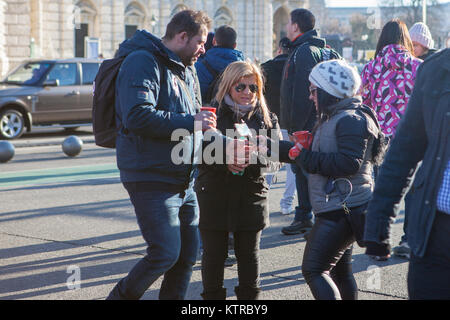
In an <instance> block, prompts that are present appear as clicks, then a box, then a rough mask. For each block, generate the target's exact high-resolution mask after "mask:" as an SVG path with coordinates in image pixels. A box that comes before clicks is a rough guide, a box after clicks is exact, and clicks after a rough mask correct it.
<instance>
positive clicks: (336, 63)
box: [309, 59, 361, 99]
mask: <svg viewBox="0 0 450 320" xmlns="http://www.w3.org/2000/svg"><path fill="white" fill-rule="evenodd" d="M309 81H311V83H313V84H314V85H315V86H317V87H319V88H321V89H322V90H325V91H326V92H328V93H329V94H331V95H332V96H335V97H337V98H340V99H345V98H351V97H354V96H355V95H356V94H357V92H358V90H359V87H360V86H361V77H360V76H359V74H358V72H357V70H356V68H353V67H352V66H350V65H349V64H348V63H347V62H345V60H342V59H340V60H328V61H324V62H321V63H318V64H317V65H316V66H315V67H314V68H313V69H312V70H311V73H310V74H309Z"/></svg>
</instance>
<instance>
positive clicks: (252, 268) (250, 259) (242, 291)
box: [200, 229, 261, 300]
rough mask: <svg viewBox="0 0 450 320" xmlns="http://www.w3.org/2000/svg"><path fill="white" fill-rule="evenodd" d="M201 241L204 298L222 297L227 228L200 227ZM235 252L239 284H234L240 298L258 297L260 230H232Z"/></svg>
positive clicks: (223, 295)
mask: <svg viewBox="0 0 450 320" xmlns="http://www.w3.org/2000/svg"><path fill="white" fill-rule="evenodd" d="M200 235H201V238H202V242H203V256H202V282H203V293H202V297H203V299H205V300H224V299H225V298H226V291H225V288H223V281H224V272H225V269H224V268H225V266H224V265H225V259H226V258H227V256H228V232H227V231H212V230H204V229H200ZM233 239H234V252H235V254H236V259H237V266H238V279H239V286H238V287H236V288H235V292H236V296H237V298H238V299H239V300H256V299H258V297H259V293H260V291H261V290H260V288H259V273H260V270H259V244H260V239H261V231H241V232H234V233H233Z"/></svg>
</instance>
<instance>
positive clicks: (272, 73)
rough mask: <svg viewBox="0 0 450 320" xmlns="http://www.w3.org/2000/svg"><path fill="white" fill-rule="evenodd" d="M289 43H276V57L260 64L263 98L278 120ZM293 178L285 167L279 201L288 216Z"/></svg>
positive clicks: (289, 166) (287, 138)
mask: <svg viewBox="0 0 450 320" xmlns="http://www.w3.org/2000/svg"><path fill="white" fill-rule="evenodd" d="M290 43H291V41H290V40H289V38H287V37H284V38H282V39H281V40H280V42H279V43H278V51H277V56H276V57H275V58H273V59H271V60H269V61H267V62H265V63H263V64H261V69H262V71H263V72H264V76H265V78H266V84H265V90H264V97H265V98H266V101H267V104H268V106H269V108H270V111H272V112H273V113H275V114H276V115H277V117H278V119H279V118H280V87H281V79H282V77H283V69H284V65H285V64H286V61H287V58H288V53H289V45H290ZM281 133H282V135H283V140H289V136H288V133H287V130H285V129H283V130H281ZM272 177H273V176H272V175H268V176H267V183H268V184H269V186H270V185H271V182H272ZM295 188H296V187H295V176H294V173H293V172H292V170H291V165H287V166H286V185H285V189H284V193H283V197H282V198H281V200H280V209H281V213H282V214H289V213H291V212H292V204H293V202H294V196H295V191H296V189H295Z"/></svg>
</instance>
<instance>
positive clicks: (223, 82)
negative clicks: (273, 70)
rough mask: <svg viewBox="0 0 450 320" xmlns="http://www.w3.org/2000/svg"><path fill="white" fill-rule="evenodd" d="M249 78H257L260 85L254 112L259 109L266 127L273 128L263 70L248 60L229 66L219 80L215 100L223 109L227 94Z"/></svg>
mask: <svg viewBox="0 0 450 320" xmlns="http://www.w3.org/2000/svg"><path fill="white" fill-rule="evenodd" d="M248 76H255V77H256V84H257V85H258V91H257V92H256V99H257V101H256V106H255V108H254V111H256V110H257V109H259V110H260V112H261V114H262V115H263V119H264V123H265V124H266V126H267V127H268V128H272V121H271V119H270V112H269V108H268V107H267V103H266V99H265V98H264V94H263V88H264V77H263V75H262V72H261V69H260V68H259V67H258V66H257V65H256V64H254V63H253V62H251V61H250V60H248V59H247V60H246V61H236V62H233V63H231V64H229V65H228V67H227V68H226V69H225V70H224V72H223V73H222V75H221V76H220V79H219V80H218V81H219V88H218V91H217V94H216V96H215V97H214V100H215V101H216V102H217V103H218V104H219V108H221V106H222V104H223V102H224V99H225V96H226V94H227V93H229V92H230V90H231V88H232V87H233V85H234V84H235V83H236V82H238V81H239V79H241V78H242V77H248ZM254 111H252V112H254Z"/></svg>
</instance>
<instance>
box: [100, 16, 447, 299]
mask: <svg viewBox="0 0 450 320" xmlns="http://www.w3.org/2000/svg"><path fill="white" fill-rule="evenodd" d="M315 24H316V21H315V17H314V15H313V14H312V12H311V11H309V10H306V9H295V10H293V11H292V12H291V13H290V15H289V22H288V23H287V25H286V34H287V37H286V38H284V39H281V41H280V42H279V50H278V52H277V56H276V57H275V58H274V59H273V60H270V61H267V62H266V63H263V64H262V65H261V66H259V65H258V64H257V63H255V62H251V61H250V60H249V59H245V57H244V54H243V53H242V52H241V51H239V49H238V48H236V43H237V41H236V40H237V37H238V35H237V33H236V31H235V30H234V29H233V28H232V27H230V26H226V25H224V26H220V27H219V28H217V29H216V30H214V32H211V19H210V18H209V17H208V16H207V15H206V14H205V13H204V12H202V11H193V10H184V11H181V12H179V13H177V14H176V15H175V16H174V17H173V18H172V19H171V21H170V22H169V24H168V25H167V28H166V33H165V35H164V36H163V37H162V39H159V38H157V37H155V36H154V35H152V34H150V33H148V32H147V31H145V30H140V31H137V32H136V33H135V35H134V36H133V37H132V38H131V39H129V40H126V41H125V42H123V43H122V44H121V45H120V48H119V50H118V52H117V56H119V57H123V58H124V60H123V63H122V66H121V68H120V71H119V73H118V75H117V80H116V83H115V85H116V86H115V89H116V92H115V101H116V102H115V110H116V114H117V120H118V127H117V128H118V135H117V140H116V141H117V142H116V146H117V164H118V168H119V170H120V178H121V181H122V183H123V185H124V187H125V189H126V190H127V192H128V194H129V196H130V200H131V203H132V204H133V206H134V209H135V213H136V217H137V222H138V225H139V228H140V230H141V233H142V236H143V238H144V240H145V241H146V243H147V246H148V247H147V255H146V256H145V257H143V258H142V259H141V260H140V261H139V262H138V263H137V264H136V265H135V266H134V267H133V268H132V270H131V271H130V272H129V274H128V275H127V276H126V277H125V278H123V279H121V280H120V281H119V282H118V283H117V284H116V286H115V287H114V288H113V290H112V291H111V293H110V295H109V297H108V299H139V298H140V297H142V295H143V294H144V292H145V291H146V290H147V289H148V288H149V286H150V285H151V284H152V283H154V282H155V281H156V280H157V279H158V278H160V277H161V276H163V277H164V278H163V281H162V284H161V288H160V291H159V298H160V299H183V298H184V297H185V295H186V290H187V288H188V285H189V282H190V278H191V274H192V270H193V266H194V264H195V263H196V258H197V254H198V250H199V243H200V239H199V235H200V238H201V243H202V247H203V254H202V257H201V275H202V283H203V291H202V293H201V296H202V297H203V298H204V299H206V300H210V299H220V300H224V299H225V298H226V296H227V294H226V289H225V288H224V286H223V282H224V266H225V265H226V259H227V256H228V246H229V242H230V235H232V244H233V248H234V252H235V255H236V259H237V267H238V268H237V270H238V273H237V276H238V280H239V285H238V286H237V287H236V288H235V294H236V297H237V298H238V299H244V300H254V299H258V298H259V296H260V293H261V288H260V283H259V278H260V274H259V272H260V271H259V270H260V266H259V255H260V252H259V246H260V238H261V232H262V230H263V229H265V228H267V227H269V225H270V223H269V210H268V200H269V198H268V194H269V188H270V185H271V184H273V182H274V176H275V173H276V172H277V171H278V170H280V168H281V167H282V166H283V163H284V164H285V167H286V171H287V179H286V186H285V192H284V194H283V198H282V200H281V202H280V211H281V213H283V214H289V213H291V212H292V211H293V207H292V206H293V199H294V194H295V191H297V198H298V205H297V206H296V207H295V209H294V211H295V214H294V219H293V222H292V223H291V225H289V226H286V227H284V228H282V233H283V234H284V235H286V236H289V235H293V234H303V235H304V237H305V239H306V240H307V241H306V247H305V251H304V253H303V257H298V260H299V262H300V263H301V266H302V273H303V276H304V278H305V280H306V282H307V284H308V286H309V288H310V290H311V292H312V294H313V296H314V298H315V299H329V300H340V299H347V300H354V299H357V298H358V288H357V284H356V281H355V279H354V276H353V273H352V251H353V246H354V244H355V243H357V244H358V245H359V246H361V247H365V248H366V254H368V255H370V256H371V257H373V258H374V259H377V260H385V259H388V258H389V257H390V254H391V241H390V232H389V231H390V224H391V223H392V221H393V219H394V218H395V217H396V216H397V214H398V208H399V204H400V201H401V200H402V199H403V196H404V195H405V193H407V196H406V199H405V203H406V206H405V222H404V231H405V235H404V237H403V238H402V241H401V243H400V245H399V247H400V248H397V250H394V254H397V253H398V254H399V255H402V256H405V257H408V258H409V259H410V262H409V271H408V292H409V297H410V298H411V299H429V298H433V299H450V277H449V276H448V275H449V273H450V255H449V254H450V241H449V239H448V234H449V232H450V161H449V159H450V146H449V143H450V140H449V132H448V131H449V128H450V126H449V124H450V123H449V122H450V110H449V106H450V103H449V92H450V87H449V86H450V51H449V49H445V50H441V51H438V52H437V51H436V50H435V49H434V48H433V40H432V38H431V35H430V32H429V30H428V28H427V26H426V25H425V24H423V23H416V24H414V25H413V26H412V27H411V29H410V30H409V31H408V29H407V26H406V25H405V23H404V22H402V21H400V20H398V19H394V20H391V21H389V22H388V23H387V24H386V25H385V26H384V27H383V30H382V31H381V35H380V38H379V40H378V44H377V48H376V53H375V58H374V59H373V60H372V61H370V62H369V63H367V64H366V65H365V66H364V68H363V70H362V73H361V74H359V73H358V72H357V70H356V69H355V68H354V67H352V66H350V65H349V64H348V63H347V62H346V61H345V60H344V59H343V58H342V57H341V56H340V55H339V54H338V53H337V52H336V51H335V50H333V49H332V48H330V47H329V46H327V44H326V41H325V40H324V39H322V38H320V36H319V33H318V31H317V30H316V29H315ZM208 39H209V40H208ZM207 40H208V44H209V46H210V47H209V48H208V50H207V51H206V49H205V45H206V43H207ZM424 60H425V61H424ZM206 106H207V108H205V107H206ZM174 132H177V134H176V136H177V137H178V138H179V139H174ZM207 137H209V138H210V139H207ZM180 146H181V149H182V150H183V152H182V153H183V154H182V155H180V156H179V157H182V159H183V161H178V160H179V159H178V158H177V159H174V152H173V150H174V149H175V148H176V149H177V150H178V149H180ZM206 151H208V152H210V153H209V157H208V159H204V160H205V161H203V162H201V163H200V164H199V165H197V164H196V163H195V161H193V159H196V156H198V155H199V154H201V155H202V156H203V155H204V153H206ZM211 159H213V160H212V161H211ZM416 171H417V173H416ZM414 177H415V178H414ZM413 180H414V182H413V183H412V181H413ZM411 184H412V187H411V188H409V187H410V186H411ZM408 190H409V192H408ZM394 249H395V248H394Z"/></svg>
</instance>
